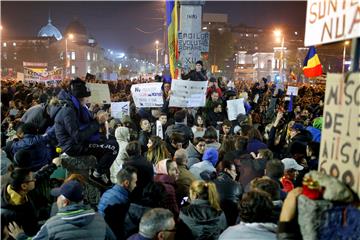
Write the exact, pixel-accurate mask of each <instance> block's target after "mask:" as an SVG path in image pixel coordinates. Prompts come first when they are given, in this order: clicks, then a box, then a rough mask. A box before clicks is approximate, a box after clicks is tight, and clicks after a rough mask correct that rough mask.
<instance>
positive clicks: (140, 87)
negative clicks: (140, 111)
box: [131, 83, 164, 108]
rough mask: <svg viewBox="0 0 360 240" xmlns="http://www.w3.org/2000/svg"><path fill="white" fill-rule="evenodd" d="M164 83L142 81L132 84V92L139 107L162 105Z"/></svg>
mask: <svg viewBox="0 0 360 240" xmlns="http://www.w3.org/2000/svg"><path fill="white" fill-rule="evenodd" d="M161 86H162V83H142V84H135V85H132V86H131V94H132V97H133V99H134V103H135V105H136V107H138V108H148V107H162V106H163V104H164V100H163V92H162V90H161Z"/></svg>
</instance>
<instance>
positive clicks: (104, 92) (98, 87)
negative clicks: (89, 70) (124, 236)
mask: <svg viewBox="0 0 360 240" xmlns="http://www.w3.org/2000/svg"><path fill="white" fill-rule="evenodd" d="M86 86H87V87H88V88H89V89H90V91H91V96H90V97H89V102H90V103H100V104H104V103H107V104H110V103H111V100H110V90H109V85H107V84H101V83H86Z"/></svg>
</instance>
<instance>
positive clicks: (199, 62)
mask: <svg viewBox="0 0 360 240" xmlns="http://www.w3.org/2000/svg"><path fill="white" fill-rule="evenodd" d="M196 64H200V65H201V66H204V63H203V61H201V60H199V61H197V62H196V63H195V65H196Z"/></svg>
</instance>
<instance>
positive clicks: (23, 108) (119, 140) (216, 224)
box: [1, 62, 324, 240]
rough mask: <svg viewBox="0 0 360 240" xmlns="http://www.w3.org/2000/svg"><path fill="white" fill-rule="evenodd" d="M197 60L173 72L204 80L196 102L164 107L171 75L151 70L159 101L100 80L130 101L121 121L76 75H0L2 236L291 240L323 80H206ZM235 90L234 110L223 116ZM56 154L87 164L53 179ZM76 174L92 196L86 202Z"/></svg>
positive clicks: (315, 151)
mask: <svg viewBox="0 0 360 240" xmlns="http://www.w3.org/2000/svg"><path fill="white" fill-rule="evenodd" d="M197 65H199V66H197V69H196V70H194V71H193V72H191V73H189V74H187V75H184V78H190V80H196V81H208V90H207V92H206V93H207V96H206V99H207V100H206V104H205V106H204V107H199V108H186V109H181V108H175V107H169V104H168V103H169V99H170V98H171V94H172V92H171V90H170V89H171V81H165V80H163V79H162V78H161V77H157V78H156V79H155V80H154V81H163V98H164V105H163V107H161V108H151V109H150V108H137V107H136V106H135V105H134V103H133V101H132V98H131V92H130V88H131V85H132V84H136V83H140V82H144V81H142V80H135V81H128V80H125V81H116V82H111V83H109V89H110V92H111V99H112V101H130V102H131V104H130V116H124V117H122V118H121V119H116V118H111V117H109V115H110V114H109V112H110V106H109V105H106V104H91V105H90V106H89V104H88V101H87V99H88V97H89V96H90V95H91V92H90V91H89V89H88V88H87V87H86V82H85V81H84V80H82V79H79V78H76V79H73V80H72V81H70V82H66V81H64V82H62V83H61V84H60V85H59V86H53V87H49V86H44V85H42V84H28V85H25V84H24V83H21V82H2V87H1V117H2V118H1V119H2V124H1V143H2V144H1V147H2V154H1V176H2V191H1V199H2V201H1V222H2V232H1V235H2V239H12V238H14V239H27V237H33V239H131V240H140V239H141V240H145V239H224V240H225V239H276V238H277V237H278V238H280V239H302V236H301V233H300V231H299V226H298V224H297V217H296V198H297V197H298V196H299V195H300V194H302V190H301V186H302V182H303V178H304V176H305V174H306V173H307V172H309V171H310V170H317V169H318V165H319V163H318V159H319V146H320V139H321V127H322V121H323V118H322V114H323V101H324V87H323V86H315V87H313V86H305V85H303V86H299V91H298V95H297V96H294V97H293V96H291V97H289V96H286V94H285V90H286V89H283V88H282V87H281V86H279V85H278V84H275V83H272V82H269V81H268V80H267V79H261V80H259V81H258V82H249V81H244V82H240V81H235V82H232V81H227V80H226V79H225V78H214V77H211V78H210V79H207V77H206V75H204V74H202V73H201V67H202V63H201V62H198V64H197ZM174 81H176V80H174ZM237 98H243V99H244V107H245V109H246V114H239V115H238V116H237V118H236V120H232V121H230V120H229V119H228V115H227V106H226V104H227V100H231V99H237ZM157 120H158V121H159V122H160V123H161V126H162V131H161V132H162V133H163V134H161V135H160V136H159V134H158V132H159V131H157V129H156V128H157V126H156V121H157ZM64 155H68V156H71V157H75V158H76V157H80V156H90V155H91V156H94V157H95V158H96V165H95V167H94V169H89V177H88V178H86V177H85V176H83V175H81V174H76V173H75V174H71V175H69V176H64V177H63V178H64V179H59V178H56V177H54V174H53V173H54V171H57V169H58V168H59V167H60V166H61V164H62V163H61V161H62V157H63V156H64ZM85 159H86V157H85ZM54 179H55V180H56V181H55V180H54ZM85 182H89V183H90V184H94V186H96V187H97V188H98V189H99V191H100V192H101V198H100V201H99V202H98V203H97V204H96V205H91V206H89V205H87V204H86V203H87V199H86V196H85V194H84V184H85ZM49 187H54V188H53V189H52V190H51V191H45V190H44V189H46V188H49Z"/></svg>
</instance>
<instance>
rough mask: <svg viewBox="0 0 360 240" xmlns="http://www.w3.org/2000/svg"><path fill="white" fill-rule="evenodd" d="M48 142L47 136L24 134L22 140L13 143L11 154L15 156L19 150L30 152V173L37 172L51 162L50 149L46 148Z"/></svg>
mask: <svg viewBox="0 0 360 240" xmlns="http://www.w3.org/2000/svg"><path fill="white" fill-rule="evenodd" d="M48 140H49V138H48V136H47V135H33V134H25V135H24V138H22V139H19V140H18V141H14V142H13V144H12V146H11V153H12V154H13V155H15V153H16V152H17V151H19V150H20V149H25V150H29V151H31V156H30V157H29V158H30V160H31V164H30V168H31V169H32V171H37V170H39V169H40V168H41V167H43V166H45V165H46V164H48V163H50V162H51V160H52V157H53V156H52V151H51V148H50V147H49V146H48V143H49V141H48Z"/></svg>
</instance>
